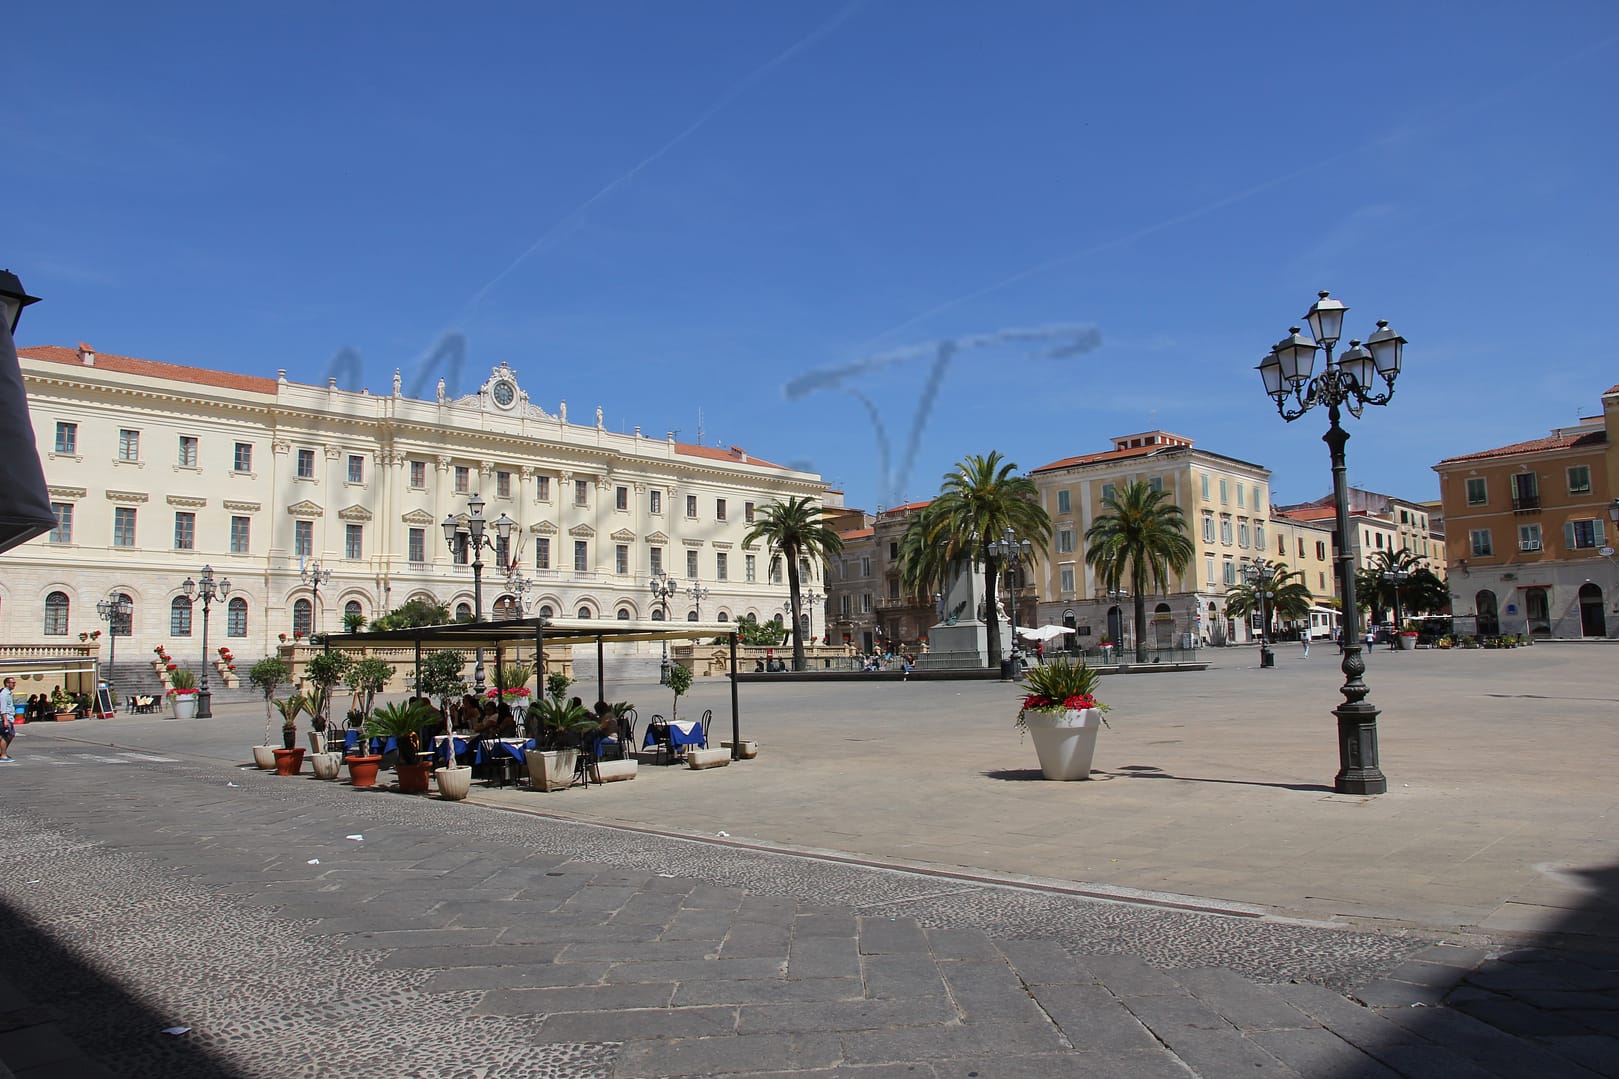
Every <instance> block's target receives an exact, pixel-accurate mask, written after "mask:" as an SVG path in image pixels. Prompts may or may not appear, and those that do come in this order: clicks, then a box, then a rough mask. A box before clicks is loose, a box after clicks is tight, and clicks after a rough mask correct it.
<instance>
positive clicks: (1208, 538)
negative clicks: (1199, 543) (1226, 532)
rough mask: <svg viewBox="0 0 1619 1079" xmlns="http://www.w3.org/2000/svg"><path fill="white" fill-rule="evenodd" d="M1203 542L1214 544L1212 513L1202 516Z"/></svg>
mask: <svg viewBox="0 0 1619 1079" xmlns="http://www.w3.org/2000/svg"><path fill="white" fill-rule="evenodd" d="M1203 542H1204V543H1213V542H1214V514H1212V513H1205V514H1204V515H1203Z"/></svg>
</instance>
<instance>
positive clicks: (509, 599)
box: [495, 594, 523, 618]
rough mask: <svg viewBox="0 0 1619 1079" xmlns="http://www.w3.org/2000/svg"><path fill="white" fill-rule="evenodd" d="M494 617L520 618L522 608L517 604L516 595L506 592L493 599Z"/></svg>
mask: <svg viewBox="0 0 1619 1079" xmlns="http://www.w3.org/2000/svg"><path fill="white" fill-rule="evenodd" d="M495 617H496V618H521V617H523V612H522V610H521V609H520V608H519V607H518V606H517V597H516V596H513V595H509V594H508V595H504V596H501V597H500V598H499V599H497V600H495Z"/></svg>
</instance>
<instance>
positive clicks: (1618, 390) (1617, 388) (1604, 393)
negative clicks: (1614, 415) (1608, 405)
mask: <svg viewBox="0 0 1619 1079" xmlns="http://www.w3.org/2000/svg"><path fill="white" fill-rule="evenodd" d="M1610 393H1619V386H1609V387H1608V388H1607V389H1605V390H1603V391H1602V396H1604V397H1606V396H1608V395H1609V394H1610Z"/></svg>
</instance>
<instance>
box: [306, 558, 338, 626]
mask: <svg viewBox="0 0 1619 1079" xmlns="http://www.w3.org/2000/svg"><path fill="white" fill-rule="evenodd" d="M298 579H299V580H301V581H303V582H304V584H306V585H308V586H309V591H310V594H311V598H310V601H309V639H310V640H314V639H315V634H317V633H319V632H320V586H321V585H323V584H325V583H326V582H328V581H330V580H331V579H332V571H331V570H329V569H322V568H321V565H320V563H319V562H318V561H316V562H305V563H303V564H302V565H300V566H299V567H298Z"/></svg>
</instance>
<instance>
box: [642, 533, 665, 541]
mask: <svg viewBox="0 0 1619 1079" xmlns="http://www.w3.org/2000/svg"><path fill="white" fill-rule="evenodd" d="M646 541H647V542H648V543H668V542H669V536H668V535H667V534H666V533H663V532H654V533H652V535H650V536H648V537H647V538H646Z"/></svg>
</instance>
